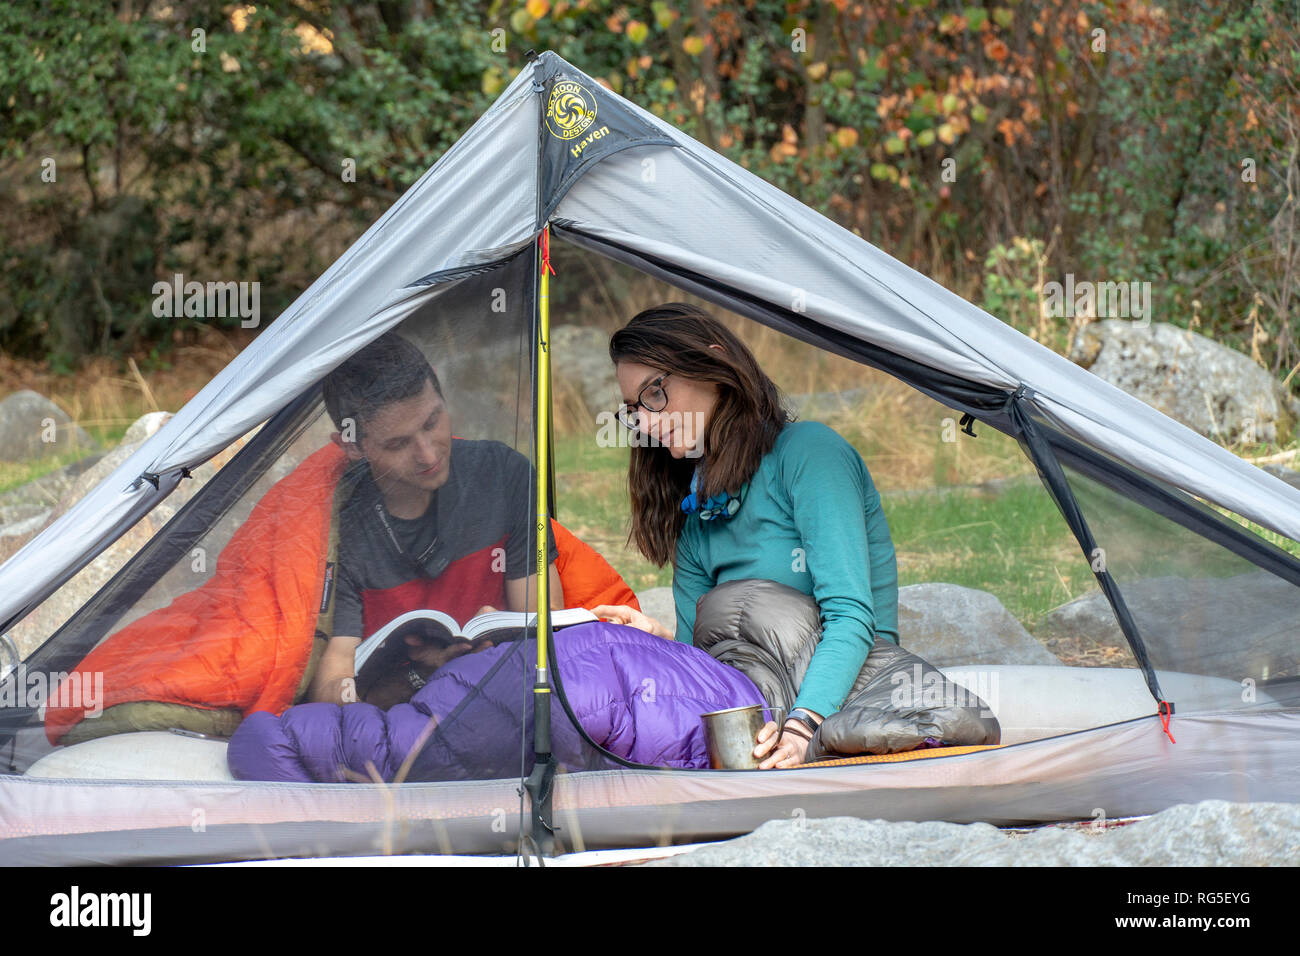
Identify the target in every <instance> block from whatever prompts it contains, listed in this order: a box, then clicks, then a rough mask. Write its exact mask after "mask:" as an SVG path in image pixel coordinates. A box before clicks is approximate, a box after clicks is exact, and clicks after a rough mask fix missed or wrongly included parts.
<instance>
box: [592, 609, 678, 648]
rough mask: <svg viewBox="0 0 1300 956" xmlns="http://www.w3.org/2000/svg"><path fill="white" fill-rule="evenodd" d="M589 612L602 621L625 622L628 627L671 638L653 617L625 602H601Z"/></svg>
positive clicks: (667, 639)
mask: <svg viewBox="0 0 1300 956" xmlns="http://www.w3.org/2000/svg"><path fill="white" fill-rule="evenodd" d="M591 613H592V614H594V615H596V617H598V618H600V619H601V620H602V621H613V622H614V623H615V624H626V625H628V626H629V627H636V628H640V629H641V630H643V631H645V632H646V633H648V634H653V635H654V636H655V637H662V638H663V639H664V640H666V641H671V640H672V639H673V636H672V635H671V634H669V633H668V628H666V627H664V626H663V625H662V624H660V623H659V622H658V621H656V620H655V619H654V618H652V617H650V616H648V615H645V614H642V613H641V612H640V611H638V610H636V608H631V607H628V606H627V605H626V604H602V605H600V606H599V607H593V608H592V609H591Z"/></svg>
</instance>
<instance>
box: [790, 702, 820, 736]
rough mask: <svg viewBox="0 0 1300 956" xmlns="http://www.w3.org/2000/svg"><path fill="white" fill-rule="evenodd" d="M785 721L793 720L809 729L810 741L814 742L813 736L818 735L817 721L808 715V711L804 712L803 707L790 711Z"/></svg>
mask: <svg viewBox="0 0 1300 956" xmlns="http://www.w3.org/2000/svg"><path fill="white" fill-rule="evenodd" d="M785 719H786V720H793V721H795V722H796V723H798V724H802V725H803V726H804V727H807V728H808V734H809V737H808V739H809V740H812V734H815V733H817V721H815V720H813V718H812V714H810V713H808V711H806V710H804V709H803V708H802V707H796V708H795V709H794V710H792V711H790V713H789V714H787V715H786V718H785Z"/></svg>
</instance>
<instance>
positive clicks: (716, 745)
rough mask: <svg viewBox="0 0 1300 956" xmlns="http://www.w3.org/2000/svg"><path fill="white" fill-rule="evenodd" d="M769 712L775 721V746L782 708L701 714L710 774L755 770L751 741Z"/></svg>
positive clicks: (781, 730)
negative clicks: (716, 771) (774, 715)
mask: <svg viewBox="0 0 1300 956" xmlns="http://www.w3.org/2000/svg"><path fill="white" fill-rule="evenodd" d="M765 711H770V712H771V713H773V714H776V715H780V716H778V718H777V721H776V725H777V728H778V729H777V742H778V743H779V742H780V740H781V735H782V734H783V733H784V731H785V721H784V720H782V719H781V717H783V716H784V715H785V708H784V707H768V706H766V705H764V704H751V705H749V706H748V707H729V708H728V709H726V710H715V711H712V712H711V713H707V714H701V715H700V720H701V721H702V722H703V724H704V745H705V747H706V748H708V752H709V766H710V767H712V768H713V769H714V770H757V769H758V760H757V759H756V758H755V757H754V747H755V746H756V743H755V738H756V737H757V736H758V732H759V731H760V730H762V729H763V725H764V724H765V723H767V721H765V720H764V719H763V713H764V712H765Z"/></svg>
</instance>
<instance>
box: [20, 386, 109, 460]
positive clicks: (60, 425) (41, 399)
mask: <svg viewBox="0 0 1300 956" xmlns="http://www.w3.org/2000/svg"><path fill="white" fill-rule="evenodd" d="M96 447H97V446H96V444H95V440H94V439H93V438H91V437H90V436H89V435H88V434H86V433H85V432H84V431H82V430H81V428H79V427H78V426H76V425H74V424H73V422H72V419H71V418H69V417H68V415H67V413H66V412H65V411H64V410H63V409H61V408H59V406H58V405H55V404H54V403H53V402H52V401H50V400H49V399H48V398H46V397H45V396H44V395H41V394H40V393H38V392H33V391H31V390H30V389H23V390H22V391H20V392H14V393H13V394H12V395H10V396H8V397H7V398H5V399H4V400H3V401H0V461H30V460H32V459H35V458H48V457H50V456H52V455H58V454H63V453H65V452H75V451H81V452H83V453H84V452H90V451H93V450H94V449H95V448H96Z"/></svg>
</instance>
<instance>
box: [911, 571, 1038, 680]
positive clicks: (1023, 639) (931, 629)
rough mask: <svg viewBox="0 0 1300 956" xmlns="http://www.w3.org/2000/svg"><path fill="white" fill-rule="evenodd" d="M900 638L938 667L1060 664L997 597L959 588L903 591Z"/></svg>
mask: <svg viewBox="0 0 1300 956" xmlns="http://www.w3.org/2000/svg"><path fill="white" fill-rule="evenodd" d="M898 635H899V639H900V641H901V643H902V645H903V647H905V648H907V650H909V651H911V652H912V653H913V654H918V655H920V656H921V657H923V658H925V659H926V660H927V661H929V662H930V663H931V664H933V665H934V666H936V667H956V666H962V665H966V664H1047V665H1053V664H1060V663H1061V662H1060V661H1059V660H1058V659H1057V658H1056V656H1055V655H1053V654H1052V653H1051V652H1050V651H1049V650H1048V649H1047V648H1046V647H1044V646H1043V645H1042V644H1041V643H1039V641H1037V640H1035V638H1034V636H1033V635H1032V634H1030V633H1029V632H1028V631H1026V630H1025V629H1024V627H1022V626H1021V624H1020V622H1019V621H1017V620H1016V619H1015V617H1013V616H1012V614H1011V612H1010V611H1008V610H1007V609H1006V608H1005V607H1003V606H1002V602H1001V601H999V600H998V599H997V598H996V597H994V596H993V595H992V594H990V593H988V592H987V591H980V590H977V589H975V588H966V587H962V586H960V585H957V584H945V583H938V582H932V583H927V584H909V585H908V586H907V587H903V588H899V589H898Z"/></svg>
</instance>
